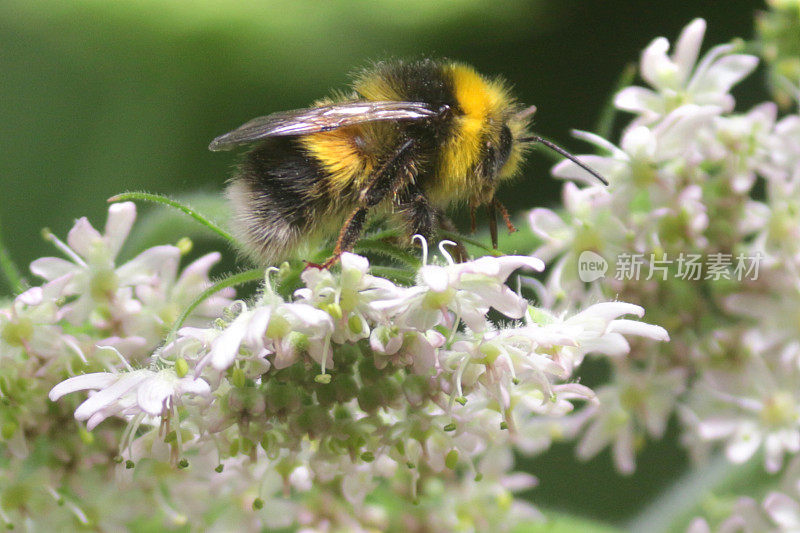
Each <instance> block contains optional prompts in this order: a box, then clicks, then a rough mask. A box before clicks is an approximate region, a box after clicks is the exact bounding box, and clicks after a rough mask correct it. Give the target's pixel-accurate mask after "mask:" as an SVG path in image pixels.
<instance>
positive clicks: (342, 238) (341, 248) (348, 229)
mask: <svg viewBox="0 0 800 533" xmlns="http://www.w3.org/2000/svg"><path fill="white" fill-rule="evenodd" d="M367 211H368V208H366V207H359V208H358V209H356V210H355V211H353V212H352V213H350V216H349V217H347V220H346V221H345V223H344V226H342V231H340V232H339V238H338V239H336V246H335V247H334V248H333V254H331V256H330V257H329V258H328V259H327V260H326V261H325V262H324V263H322V264H321V265H319V264H317V263H306V268H319V269H323V270H325V269H328V268H330V267H332V266H333V265H335V264H336V262H337V261H338V260H339V258H340V257H341V256H342V254H343V253H344V252H349V251H350V250H352V249H353V246H355V244H356V241H358V237H359V236H360V235H361V230H362V229H364V223H365V222H366V220H367Z"/></svg>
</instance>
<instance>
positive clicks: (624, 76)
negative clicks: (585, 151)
mask: <svg viewBox="0 0 800 533" xmlns="http://www.w3.org/2000/svg"><path fill="white" fill-rule="evenodd" d="M635 77H636V65H635V64H634V63H630V64H628V65H626V66H625V68H624V69H623V71H622V73H621V74H620V75H619V77H618V78H617V83H615V84H614V90H613V91H611V96H610V97H609V98H608V101H607V102H606V104H605V105H604V106H603V110H602V111H601V112H600V119H599V120H598V121H597V127H596V128H595V132H596V133H597V135H599V136H600V137H603V138H604V139H610V138H611V133H612V129H613V128H614V117H615V116H616V114H617V109H616V108H615V107H614V97H615V96H616V95H617V93H618V92H620V91H621V90H622V89H624V88H625V87H628V86H629V85H630V84H632V83H633V79H634V78H635Z"/></svg>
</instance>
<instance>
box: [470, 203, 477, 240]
mask: <svg viewBox="0 0 800 533" xmlns="http://www.w3.org/2000/svg"><path fill="white" fill-rule="evenodd" d="M477 210H478V206H477V205H475V204H473V203H470V204H469V232H470V233H475V232H476V231H477V230H478V220H477V217H476V216H475V211H477Z"/></svg>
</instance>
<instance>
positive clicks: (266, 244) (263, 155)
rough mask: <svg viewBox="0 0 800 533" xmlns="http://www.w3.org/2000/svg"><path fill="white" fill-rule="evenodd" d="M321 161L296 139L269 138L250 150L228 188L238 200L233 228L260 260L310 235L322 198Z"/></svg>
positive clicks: (279, 253)
mask: <svg viewBox="0 0 800 533" xmlns="http://www.w3.org/2000/svg"><path fill="white" fill-rule="evenodd" d="M321 179H323V172H322V170H321V169H320V168H319V165H318V164H317V161H316V160H315V159H314V158H312V157H309V156H308V155H307V154H306V153H305V152H304V151H303V150H302V149H301V148H300V147H299V145H298V143H297V138H295V137H274V138H270V139H268V140H266V141H264V142H262V143H261V144H259V145H258V146H256V147H255V148H254V149H253V150H251V151H250V152H248V153H247V155H246V156H245V159H244V160H243V161H242V163H241V164H240V165H239V169H238V171H237V173H236V175H235V177H234V178H233V180H231V184H230V186H229V187H228V196H229V197H230V199H231V200H232V201H233V203H234V212H235V213H236V218H235V219H234V221H233V225H234V231H235V232H236V233H237V235H238V237H239V238H240V239H242V240H244V241H245V243H247V244H248V245H249V247H248V248H253V249H254V250H255V251H256V252H257V255H258V256H259V258H260V259H262V260H266V261H272V260H275V259H280V258H282V257H283V256H285V255H286V253H287V252H288V251H289V250H290V249H291V248H293V247H294V246H295V245H296V244H297V241H298V239H299V238H300V237H301V236H303V235H305V234H307V233H308V232H309V231H310V230H311V229H312V228H311V224H313V223H314V220H315V218H316V217H315V216H314V213H315V212H316V211H317V210H318V209H319V207H320V206H319V205H318V203H319V202H320V201H322V200H323V199H320V198H315V197H314V196H313V192H314V190H315V184H317V183H318V182H319V181H320V180H321Z"/></svg>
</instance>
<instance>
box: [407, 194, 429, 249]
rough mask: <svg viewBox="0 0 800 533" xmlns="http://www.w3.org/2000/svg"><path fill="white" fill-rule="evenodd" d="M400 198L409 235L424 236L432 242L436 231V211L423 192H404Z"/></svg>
mask: <svg viewBox="0 0 800 533" xmlns="http://www.w3.org/2000/svg"><path fill="white" fill-rule="evenodd" d="M399 198H400V199H401V203H400V213H401V214H402V216H403V218H405V219H406V222H407V224H408V233H409V235H422V236H423V237H424V238H425V240H426V241H429V242H430V241H431V240H432V239H433V237H434V233H435V230H436V210H435V209H434V208H433V206H432V205H431V203H430V202H429V201H428V199H427V198H426V197H425V195H424V194H422V192H421V191H404V192H403V193H402V194H400V195H399Z"/></svg>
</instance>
